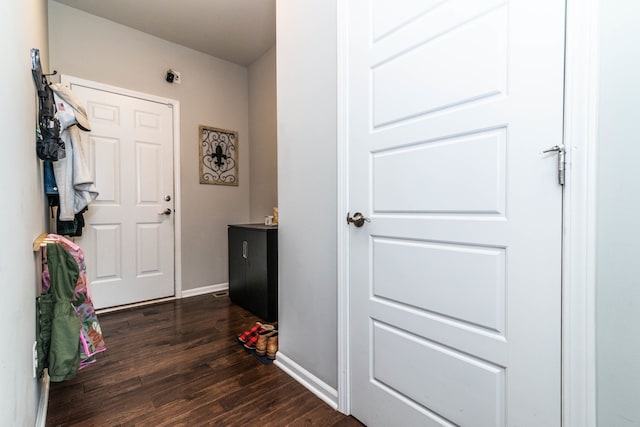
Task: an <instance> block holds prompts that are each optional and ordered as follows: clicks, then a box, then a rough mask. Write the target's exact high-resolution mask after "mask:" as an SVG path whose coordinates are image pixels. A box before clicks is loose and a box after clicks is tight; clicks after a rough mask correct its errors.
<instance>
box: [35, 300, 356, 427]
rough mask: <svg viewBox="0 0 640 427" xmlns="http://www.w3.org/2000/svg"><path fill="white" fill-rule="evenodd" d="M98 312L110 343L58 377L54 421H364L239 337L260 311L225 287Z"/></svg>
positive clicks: (288, 423) (275, 423) (284, 423)
mask: <svg viewBox="0 0 640 427" xmlns="http://www.w3.org/2000/svg"><path fill="white" fill-rule="evenodd" d="M99 320H100V324H101V326H102V330H103V333H104V336H105V340H106V343H107V351H106V352H105V353H102V354H100V355H98V358H97V361H96V362H95V363H94V364H92V365H91V366H89V367H87V368H85V369H83V370H81V371H80V372H79V373H78V375H77V376H76V378H74V379H73V380H71V381H67V382H62V383H52V384H51V390H50V395H49V408H48V414H47V425H48V426H75V425H82V426H133V425H139V426H178V425H184V426H187V425H188V426H205V425H207V426H208V425H215V426H244V425H251V426H361V424H360V423H359V422H358V421H357V420H355V419H354V418H352V417H346V416H344V415H342V414H340V413H339V412H337V411H334V410H333V409H332V408H330V407H329V406H328V405H326V404H325V403H324V402H322V401H321V400H320V399H318V398H317V397H316V396H314V395H313V394H312V393H311V392H309V391H308V390H307V389H305V388H304V387H303V386H302V385H300V384H299V383H298V382H296V381H295V380H293V379H292V378H291V377H289V376H288V375H287V374H285V373H284V372H283V371H281V370H280V369H279V368H278V367H276V366H275V365H263V364H262V363H261V362H260V361H258V360H257V359H256V358H255V357H254V356H252V355H251V354H249V353H248V352H247V351H245V350H244V349H243V348H242V347H241V346H240V345H238V344H237V343H236V342H235V336H236V335H238V334H239V333H241V332H242V331H244V330H246V329H248V328H249V327H250V326H252V325H253V324H254V323H255V321H256V318H255V317H254V316H253V315H251V314H250V313H248V312H247V311H245V310H243V309H242V308H240V307H238V306H236V305H234V304H231V302H230V301H229V299H228V297H226V296H223V297H218V298H216V297H214V296H213V295H202V296H197V297H192V298H187V299H183V300H178V301H172V302H167V303H162V304H157V305H153V306H147V307H141V308H136V309H130V310H126V311H121V312H116V313H109V314H103V315H100V316H99Z"/></svg>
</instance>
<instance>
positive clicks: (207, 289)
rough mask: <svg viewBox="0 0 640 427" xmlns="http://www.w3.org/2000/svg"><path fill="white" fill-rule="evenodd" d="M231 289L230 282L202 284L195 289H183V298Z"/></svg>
mask: <svg viewBox="0 0 640 427" xmlns="http://www.w3.org/2000/svg"><path fill="white" fill-rule="evenodd" d="M228 289H229V283H227V282H225V283H218V284H217V285H209V286H202V287H200V288H195V289H185V290H184V291H182V298H190V297H195V296H198V295H204V294H212V293H214V292H220V291H226V290H228Z"/></svg>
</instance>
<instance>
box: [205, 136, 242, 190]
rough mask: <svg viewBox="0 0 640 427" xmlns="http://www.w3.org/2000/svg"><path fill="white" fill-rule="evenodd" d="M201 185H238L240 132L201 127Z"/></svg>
mask: <svg viewBox="0 0 640 427" xmlns="http://www.w3.org/2000/svg"><path fill="white" fill-rule="evenodd" d="M200 184H218V185H238V132H235V131H232V130H227V129H220V128H214V127H211V126H202V125H200Z"/></svg>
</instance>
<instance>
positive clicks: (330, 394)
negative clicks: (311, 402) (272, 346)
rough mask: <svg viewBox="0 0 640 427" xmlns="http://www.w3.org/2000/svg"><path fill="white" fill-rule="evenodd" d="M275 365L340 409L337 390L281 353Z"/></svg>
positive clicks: (279, 352)
mask: <svg viewBox="0 0 640 427" xmlns="http://www.w3.org/2000/svg"><path fill="white" fill-rule="evenodd" d="M273 363H274V364H275V365H276V366H277V367H278V368H280V369H282V370H283V371H284V372H286V373H287V374H288V375H289V376H290V377H292V378H293V379H294V380H296V381H298V382H299V383H300V384H302V385H303V386H305V387H306V388H307V389H308V390H309V391H310V392H311V393H313V394H315V395H316V396H318V398H320V399H321V400H322V401H323V402H324V403H326V404H327V405H329V406H331V407H332V408H333V409H336V410H337V409H338V391H337V390H336V389H334V388H333V387H331V386H329V385H328V384H327V383H325V382H324V381H322V380H321V379H320V378H318V377H316V376H315V375H313V374H312V373H311V372H309V371H307V370H306V369H304V368H303V367H302V366H300V365H298V364H297V363H296V362H294V361H293V360H291V359H290V358H288V357H287V356H285V355H284V354H282V352H281V351H278V353H277V354H276V360H275V361H274V362H273Z"/></svg>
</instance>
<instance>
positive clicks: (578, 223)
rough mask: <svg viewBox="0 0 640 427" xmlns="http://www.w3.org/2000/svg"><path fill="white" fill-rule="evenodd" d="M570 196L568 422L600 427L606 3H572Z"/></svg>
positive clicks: (342, 188) (341, 321)
mask: <svg viewBox="0 0 640 427" xmlns="http://www.w3.org/2000/svg"><path fill="white" fill-rule="evenodd" d="M346 3H347V2H340V1H337V9H338V11H337V16H336V20H337V88H336V90H337V105H336V112H337V133H336V137H337V153H336V155H337V170H338V172H337V174H338V176H337V189H336V195H337V212H336V217H337V224H338V229H337V248H336V250H337V286H338V289H337V303H338V310H337V311H338V324H337V335H338V360H337V362H338V390H337V391H338V402H337V403H338V410H339V411H340V412H342V413H344V414H347V415H348V414H350V413H351V404H350V397H351V392H352V390H351V382H350V366H349V364H350V362H349V361H350V357H351V349H350V339H349V337H350V310H349V307H350V283H349V232H348V224H347V223H346V222H345V215H346V213H347V211H348V209H349V164H348V161H349V156H348V145H347V141H348V137H347V134H348V99H347V90H348V80H347V71H348V70H347V66H348V56H347V52H348V37H347V6H346ZM565 5H566V6H565V7H566V25H565V34H566V36H565V37H566V38H565V90H564V91H565V98H564V104H565V105H564V136H563V137H564V143H565V145H566V147H567V179H566V184H565V187H564V194H563V219H562V221H563V224H562V228H563V243H562V244H563V248H562V257H563V259H562V355H561V357H562V374H561V375H562V378H561V383H562V425H563V426H567V427H579V426H585V427H595V425H596V416H595V403H596V393H595V391H596V386H595V378H596V377H595V367H596V366H595V304H594V299H595V267H594V265H595V263H594V260H595V212H596V209H595V193H596V190H595V189H596V187H595V177H596V175H595V172H596V162H595V160H596V139H597V101H598V92H597V89H598V80H597V79H598V62H597V61H598V40H597V36H598V20H597V13H598V2H597V0H566V3H565Z"/></svg>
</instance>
